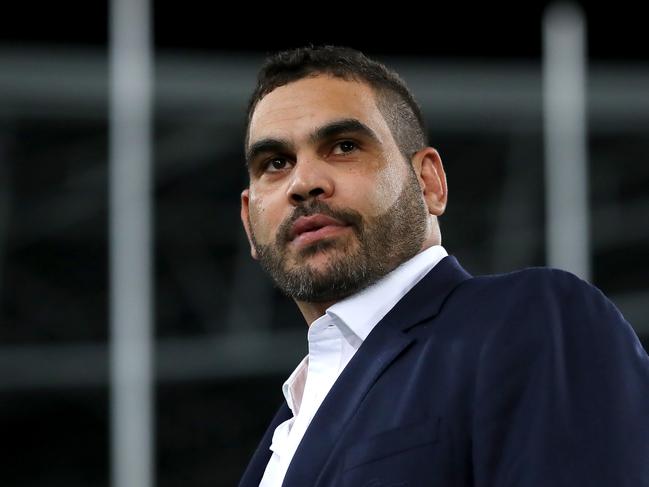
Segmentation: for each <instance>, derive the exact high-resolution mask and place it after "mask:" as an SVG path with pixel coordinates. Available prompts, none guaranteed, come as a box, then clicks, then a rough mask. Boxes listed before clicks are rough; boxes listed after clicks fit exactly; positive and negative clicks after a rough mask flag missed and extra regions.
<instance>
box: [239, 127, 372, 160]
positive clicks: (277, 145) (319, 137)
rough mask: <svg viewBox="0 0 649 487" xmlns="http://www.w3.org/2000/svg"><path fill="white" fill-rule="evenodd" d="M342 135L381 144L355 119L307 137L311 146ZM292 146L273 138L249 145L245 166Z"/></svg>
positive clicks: (319, 128) (287, 142) (370, 131)
mask: <svg viewBox="0 0 649 487" xmlns="http://www.w3.org/2000/svg"><path fill="white" fill-rule="evenodd" d="M343 134H358V135H361V136H365V137H367V138H369V139H372V140H373V141H374V142H376V143H377V144H381V139H380V138H379V136H378V135H376V133H375V132H374V131H373V130H372V129H371V128H369V127H368V126H367V125H365V124H364V123H363V122H361V121H360V120H358V119H355V118H343V119H340V120H334V121H333V122H329V123H328V124H326V125H323V126H322V127H318V128H317V129H315V130H314V131H313V132H312V133H311V134H310V135H309V141H310V142H311V143H312V144H317V143H318V142H321V141H323V140H327V139H330V138H333V137H336V136H338V135H343ZM293 147H294V146H293V144H292V143H291V142H290V141H288V140H287V139H278V138H273V137H267V138H264V139H261V140H258V141H257V142H254V143H253V144H251V145H250V147H249V148H248V150H247V151H246V164H247V165H248V166H250V163H251V162H252V160H253V159H255V158H256V157H258V156H259V154H263V153H265V152H287V151H289V150H291V149H293Z"/></svg>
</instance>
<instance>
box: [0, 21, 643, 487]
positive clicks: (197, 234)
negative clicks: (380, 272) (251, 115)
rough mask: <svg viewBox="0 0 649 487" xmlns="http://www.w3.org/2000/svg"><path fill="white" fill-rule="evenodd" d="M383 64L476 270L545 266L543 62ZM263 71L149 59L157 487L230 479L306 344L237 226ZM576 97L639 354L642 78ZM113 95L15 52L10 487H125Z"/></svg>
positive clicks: (5, 185)
mask: <svg viewBox="0 0 649 487" xmlns="http://www.w3.org/2000/svg"><path fill="white" fill-rule="evenodd" d="M539 22H540V21H539ZM368 53H369V54H371V55H372V54H373V53H372V52H371V51H368ZM375 57H377V58H379V59H381V60H383V61H386V63H387V64H388V65H390V66H392V67H394V68H395V69H396V70H397V71H398V72H399V73H401V74H402V76H403V77H404V79H405V80H406V81H407V82H408V84H409V85H410V87H411V88H412V90H413V92H414V94H415V96H416V97H417V99H418V100H419V102H420V104H421V106H422V109H423V111H424V115H425V117H426V120H427V122H428V127H429V132H430V134H429V135H430V139H431V143H432V145H433V146H435V147H436V148H438V150H439V151H440V153H441V155H442V158H443V160H444V162H445V167H446V170H447V173H448V179H449V192H450V204H449V208H448V211H447V214H446V215H445V216H444V217H443V218H442V219H441V226H442V235H443V240H444V245H445V247H446V248H447V250H448V251H449V253H452V254H454V255H456V256H458V258H459V259H460V261H461V262H462V263H463V264H464V265H465V267H466V268H467V269H468V270H470V271H471V272H472V273H474V274H482V273H497V272H508V271H511V270H514V269H518V268H521V267H527V266H536V265H547V264H548V257H547V253H548V250H547V249H548V243H547V242H548V240H547V238H548V237H547V235H548V232H549V228H551V227H552V225H553V221H552V220H551V219H549V218H546V204H547V201H548V198H549V196H548V195H549V194H550V191H551V189H552V188H549V187H548V186H549V185H547V184H544V181H545V178H546V173H545V171H546V168H547V164H549V162H551V161H546V158H545V157H544V155H546V154H548V149H547V145H546V144H547V143H548V141H547V139H546V138H545V137H546V135H547V130H544V120H545V121H546V122H545V123H547V119H544V96H543V95H544V75H545V74H547V71H546V72H545V73H544V71H543V69H542V63H541V62H540V59H527V60H506V59H502V60H497V61H494V60H487V59H481V60H480V59H478V60H468V59H461V60H453V59H434V58H432V59H431V58H424V57H412V56H410V57H405V56H404V57H400V56H395V55H392V56H381V55H376V56H375ZM262 58H263V56H262V54H261V53H255V52H246V53H245V54H241V53H239V54H223V53H218V54H213V53H205V52H203V53H194V54H190V53H187V52H178V53H174V52H172V51H166V52H159V53H158V54H157V55H156V62H155V96H154V107H155V112H154V138H153V151H154V168H155V169H154V171H155V172H154V181H153V194H154V207H155V220H154V223H153V229H154V242H155V246H154V263H155V265H154V269H155V270H154V283H155V311H154V316H155V320H154V322H155V375H156V381H157V382H156V383H157V387H156V396H157V397H156V399H155V401H156V407H155V409H156V418H155V428H154V429H155V431H156V433H155V434H156V440H155V441H156V450H157V451H156V457H155V461H156V463H155V465H156V466H155V470H156V475H155V477H156V478H157V480H156V485H160V486H169V487H171V486H176V485H178V486H181V485H182V486H196V487H198V486H207V485H211V486H214V485H233V484H234V483H236V479H238V476H239V474H240V473H241V471H242V469H243V467H244V466H245V464H246V462H247V460H248V456H249V454H250V453H251V451H252V449H253V448H254V446H255V445H256V442H257V440H258V439H259V436H260V434H261V432H262V431H263V429H264V428H265V426H266V422H267V419H268V418H269V416H270V414H271V413H272V412H273V411H274V409H275V407H276V406H277V405H278V404H279V402H280V401H281V400H282V396H281V391H280V385H281V383H282V382H283V380H284V379H285V378H286V376H287V374H288V373H289V372H290V371H291V370H292V369H293V367H294V366H295V365H296V364H297V362H298V361H299V360H300V359H301V358H302V356H303V354H304V353H305V351H306V340H305V328H304V324H303V322H302V318H301V317H300V316H299V315H298V313H297V311H296V310H295V309H294V306H293V304H292V303H291V302H290V301H288V300H287V299H285V298H284V297H282V296H281V295H279V293H278V292H277V291H276V290H274V289H273V287H272V285H271V284H270V282H269V280H268V279H267V278H266V277H265V276H264V275H263V274H262V272H261V271H260V270H259V269H258V267H257V265H256V264H255V263H254V262H253V261H252V260H251V259H250V258H249V253H248V247H247V242H246V240H245V237H244V235H243V232H242V231H241V229H240V224H239V211H238V206H239V192H240V190H241V189H242V188H243V187H244V186H245V185H246V173H245V169H244V167H243V158H242V134H243V127H244V112H245V107H246V102H247V97H248V96H249V94H250V93H251V91H252V89H253V86H254V80H255V75H256V71H257V69H258V67H259V65H260V62H261V60H262ZM546 59H547V58H546ZM545 68H546V70H547V69H549V65H548V64H546V65H545ZM568 82H570V81H568ZM576 82H577V84H579V79H578V78H577V80H576ZM583 82H584V86H585V87H586V91H585V93H584V97H585V102H586V105H585V106H586V107H587V112H586V113H587V117H586V119H585V120H586V125H585V126H586V127H587V145H586V148H587V150H585V151H583V155H584V157H585V161H587V163H586V166H585V167H586V171H585V173H584V174H585V175H586V177H587V180H586V181H576V182H573V183H574V184H575V185H576V186H575V187H581V186H583V187H582V190H583V191H584V193H583V194H584V198H585V200H584V202H585V209H586V215H585V216H584V217H583V221H580V220H579V218H577V219H576V220H573V223H574V224H576V225H577V226H579V225H580V224H581V223H584V222H585V223H584V225H583V228H584V229H585V230H584V231H586V232H587V239H586V242H585V244H586V247H584V248H586V249H587V252H588V254H589V255H588V258H587V259H585V262H586V264H584V265H585V266H586V267H585V269H586V270H585V271H584V272H585V273H586V275H585V276H584V277H588V278H589V280H591V281H592V282H593V283H594V284H595V285H597V286H598V287H599V288H600V289H602V290H603V291H604V292H605V294H607V296H609V297H610V298H611V300H612V301H613V302H615V303H616V304H617V305H618V307H619V308H620V309H621V310H622V312H623V313H624V315H625V316H626V318H627V319H628V320H629V321H630V322H631V323H632V325H633V326H634V328H635V329H636V331H637V333H638V335H639V336H640V337H641V339H642V341H643V344H644V346H645V348H646V347H647V346H648V344H649V279H648V277H649V164H647V161H648V160H649V88H648V87H649V65H647V64H646V62H645V63H638V62H626V63H619V62H618V63H605V62H597V63H591V64H590V66H589V67H588V70H587V77H586V78H585V79H584V80H583ZM108 94H109V73H108V62H107V57H106V54H105V52H104V51H103V50H100V49H94V48H62V47H57V48H56V49H53V48H51V47H50V48H48V47H47V46H44V47H33V46H32V47H27V46H3V45H2V44H0V417H1V418H2V419H1V420H0V421H1V422H2V423H1V424H2V431H3V432H7V433H8V434H9V435H12V437H15V439H14V440H12V442H11V445H4V446H3V447H2V448H3V449H7V451H4V452H3V453H4V458H5V459H7V461H8V462H10V463H11V465H12V466H11V467H9V468H3V469H2V470H1V471H0V484H1V485H11V486H41V485H42V486H55V485H66V486H67V487H74V486H87V485H93V486H94V485H108V484H109V482H110V465H109V458H110V454H109V451H110V447H109V437H110V434H109V431H110V426H109V417H110V414H109V378H110V374H109V349H108V344H109V338H110V337H109V324H108V323H109V300H108V282H109V275H108V269H109V265H108V256H109V248H108V243H109V233H108V226H109V225H108V222H109V215H108V200H109V198H108V194H109V188H108V175H109V166H108V153H109V151H108V146H109V136H108V127H109V119H108V113H109V110H108V105H109V97H108ZM546 96H548V93H547V92H546ZM546 101H547V100H546ZM577 109H578V107H577ZM546 126H547V125H546ZM584 183H585V184H584ZM569 187H570V186H569ZM558 196H561V194H559V195H558ZM555 197H556V195H555ZM563 209H564V210H565V211H566V212H567V211H568V208H566V207H564V208H563ZM588 222H590V223H588ZM575 239H578V231H577V236H576V237H574V239H571V241H574V240H575ZM581 268H582V269H583V268H584V267H583V265H582V267H581ZM26 451H29V454H26V453H25V452H26ZM115 486H116V487H126V486H125V484H122V485H119V486H118V485H117V484H115ZM140 487H146V486H140Z"/></svg>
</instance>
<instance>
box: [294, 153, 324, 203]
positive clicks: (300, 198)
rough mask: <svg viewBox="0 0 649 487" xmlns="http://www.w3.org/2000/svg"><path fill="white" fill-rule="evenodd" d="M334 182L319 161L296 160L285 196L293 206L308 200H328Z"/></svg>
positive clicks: (322, 163)
mask: <svg viewBox="0 0 649 487" xmlns="http://www.w3.org/2000/svg"><path fill="white" fill-rule="evenodd" d="M333 192H334V182H333V179H332V175H331V173H330V170H329V168H328V166H327V164H326V163H325V162H324V161H319V160H302V161H300V160H298V161H297V162H296V164H295V167H294V168H293V170H292V171H291V183H290V185H289V187H288V191H287V196H288V198H289V200H290V201H291V203H292V204H293V205H299V204H301V203H303V202H305V201H307V200H308V199H310V198H329V197H330V196H331V195H332V194H333Z"/></svg>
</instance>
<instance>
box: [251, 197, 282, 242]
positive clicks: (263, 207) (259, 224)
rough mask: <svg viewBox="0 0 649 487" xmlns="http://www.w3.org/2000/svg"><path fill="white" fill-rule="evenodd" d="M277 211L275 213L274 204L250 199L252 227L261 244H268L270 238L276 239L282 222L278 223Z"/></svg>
mask: <svg viewBox="0 0 649 487" xmlns="http://www.w3.org/2000/svg"><path fill="white" fill-rule="evenodd" d="M277 213H278V212H277V211H273V206H272V203H271V202H269V201H268V200H267V199H265V198H264V199H262V198H253V197H251V198H250V205H249V214H250V226H251V229H252V231H253V232H254V234H255V237H256V238H257V240H258V241H260V242H262V243H263V242H268V241H269V240H270V238H269V236H270V237H272V238H274V234H275V231H276V230H277V227H278V226H279V223H281V221H278V218H279V217H278V215H277Z"/></svg>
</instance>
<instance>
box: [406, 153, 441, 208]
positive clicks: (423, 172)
mask: <svg viewBox="0 0 649 487" xmlns="http://www.w3.org/2000/svg"><path fill="white" fill-rule="evenodd" d="M412 165H413V168H414V170H415V173H416V174H417V178H418V179H419V185H420V186H421V190H422V195H423V197H424V201H425V202H426V206H427V207H428V212H429V213H430V214H431V215H435V216H440V215H442V214H443V213H444V211H445V210H446V202H447V199H448V190H447V188H446V173H445V172H444V166H443V165H442V158H441V157H440V156H439V153H438V152H437V151H436V150H435V149H433V148H432V147H426V148H424V149H422V150H420V151H418V152H417V153H415V155H414V156H413V158H412Z"/></svg>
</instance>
